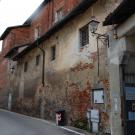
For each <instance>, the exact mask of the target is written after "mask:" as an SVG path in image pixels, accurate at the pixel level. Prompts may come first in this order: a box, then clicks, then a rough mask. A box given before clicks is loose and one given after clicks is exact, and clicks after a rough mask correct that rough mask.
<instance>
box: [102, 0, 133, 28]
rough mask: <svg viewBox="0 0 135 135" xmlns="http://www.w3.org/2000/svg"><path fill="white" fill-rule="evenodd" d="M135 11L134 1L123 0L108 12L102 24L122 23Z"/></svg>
mask: <svg viewBox="0 0 135 135" xmlns="http://www.w3.org/2000/svg"><path fill="white" fill-rule="evenodd" d="M134 13H135V1H134V0H124V1H123V2H121V4H120V5H119V6H118V7H117V8H116V9H115V10H114V11H113V12H112V13H110V14H109V15H108V16H107V17H106V18H105V21H104V22H103V26H107V25H113V24H120V23H123V22H124V21H125V20H126V19H128V17H130V16H131V15H132V14H134Z"/></svg>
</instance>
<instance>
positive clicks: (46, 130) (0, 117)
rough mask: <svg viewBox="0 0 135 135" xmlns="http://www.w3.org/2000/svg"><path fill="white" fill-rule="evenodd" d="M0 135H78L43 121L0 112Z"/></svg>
mask: <svg viewBox="0 0 135 135" xmlns="http://www.w3.org/2000/svg"><path fill="white" fill-rule="evenodd" d="M0 135H78V134H77V133H73V132H70V131H67V130H64V129H62V128H60V127H57V126H55V125H54V124H50V123H48V122H46V121H44V120H38V119H33V118H31V117H27V116H24V115H20V114H16V113H11V112H8V111H4V110H0Z"/></svg>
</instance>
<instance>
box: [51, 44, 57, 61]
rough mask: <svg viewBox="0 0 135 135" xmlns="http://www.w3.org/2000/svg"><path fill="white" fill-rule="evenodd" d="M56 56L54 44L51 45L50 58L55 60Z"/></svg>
mask: <svg viewBox="0 0 135 135" xmlns="http://www.w3.org/2000/svg"><path fill="white" fill-rule="evenodd" d="M55 57H56V46H53V47H51V60H55Z"/></svg>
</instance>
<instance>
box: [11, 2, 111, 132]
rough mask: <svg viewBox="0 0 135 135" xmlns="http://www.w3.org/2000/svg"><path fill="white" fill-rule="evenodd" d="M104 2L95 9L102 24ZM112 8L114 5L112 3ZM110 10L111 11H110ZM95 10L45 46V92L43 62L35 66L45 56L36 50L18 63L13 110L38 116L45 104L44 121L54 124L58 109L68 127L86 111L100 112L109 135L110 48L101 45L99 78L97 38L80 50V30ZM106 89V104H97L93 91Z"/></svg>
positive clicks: (79, 17) (70, 24) (101, 29)
mask: <svg viewBox="0 0 135 135" xmlns="http://www.w3.org/2000/svg"><path fill="white" fill-rule="evenodd" d="M102 5H104V2H103V1H102V2H101V1H99V2H97V3H96V4H94V5H93V9H94V15H95V16H96V18H97V20H100V21H101V22H102V21H103V20H104V18H105V17H106V14H105V12H106V9H105V8H104V6H102ZM110 5H112V3H110ZM107 10H109V9H107ZM90 16H92V9H91V8H89V9H88V10H87V11H86V12H85V13H82V14H81V15H79V16H78V17H76V18H75V19H74V20H72V21H70V22H69V23H67V24H66V25H65V26H64V27H63V28H62V29H61V30H60V31H58V32H56V33H55V34H54V35H53V36H51V37H50V38H49V39H48V40H47V41H45V42H44V43H42V45H41V47H42V48H44V50H45V52H46V55H45V88H42V86H41V77H42V74H41V71H42V58H41V60H40V66H36V65H35V59H36V56H37V55H38V54H40V55H41V56H42V53H41V52H40V50H39V49H38V48H35V49H33V50H32V51H31V52H29V53H28V54H27V55H25V56H24V57H23V58H22V59H20V60H19V61H18V63H17V70H16V72H15V74H16V75H15V78H14V79H15V81H14V84H13V85H14V94H15V95H16V97H17V98H14V103H13V110H15V111H20V112H21V113H25V114H29V115H33V116H39V115H40V111H41V104H42V101H41V100H44V104H43V106H44V117H45V118H46V119H51V120H55V111H56V109H58V108H64V109H65V110H66V116H67V117H66V118H67V123H68V124H74V122H75V121H76V120H79V119H86V112H87V109H91V108H95V109H99V111H100V114H101V115H100V130H101V132H102V133H110V132H111V131H110V125H109V123H110V110H111V101H110V91H109V87H110V82H109V71H108V59H107V46H106V45H105V44H103V43H102V42H101V41H99V48H100V49H99V55H100V61H99V64H100V66H99V71H100V74H99V77H98V75H97V46H96V37H93V36H92V35H91V34H90V33H89V38H90V43H89V44H88V45H86V46H85V47H84V48H80V44H79V29H80V28H81V27H83V26H84V25H85V24H87V23H88V22H89V19H90ZM101 25H102V24H100V26H99V31H98V32H99V33H105V32H106V31H107V28H103V27H102V26H101ZM53 45H56V59H55V60H54V61H51V60H50V53H51V50H50V49H51V48H50V47H51V46H53ZM25 62H28V71H27V72H24V63H25ZM95 88H104V102H105V103H104V104H94V103H93V100H92V89H95Z"/></svg>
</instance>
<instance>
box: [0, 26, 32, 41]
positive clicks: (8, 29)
mask: <svg viewBox="0 0 135 135" xmlns="http://www.w3.org/2000/svg"><path fill="white" fill-rule="evenodd" d="M29 26H30V25H28V24H27V25H17V26H11V27H8V28H7V29H6V30H5V31H4V32H3V34H2V35H1V37H0V40H3V39H4V38H5V37H6V36H7V35H8V34H9V32H10V31H11V30H12V29H16V28H24V27H29Z"/></svg>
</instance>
